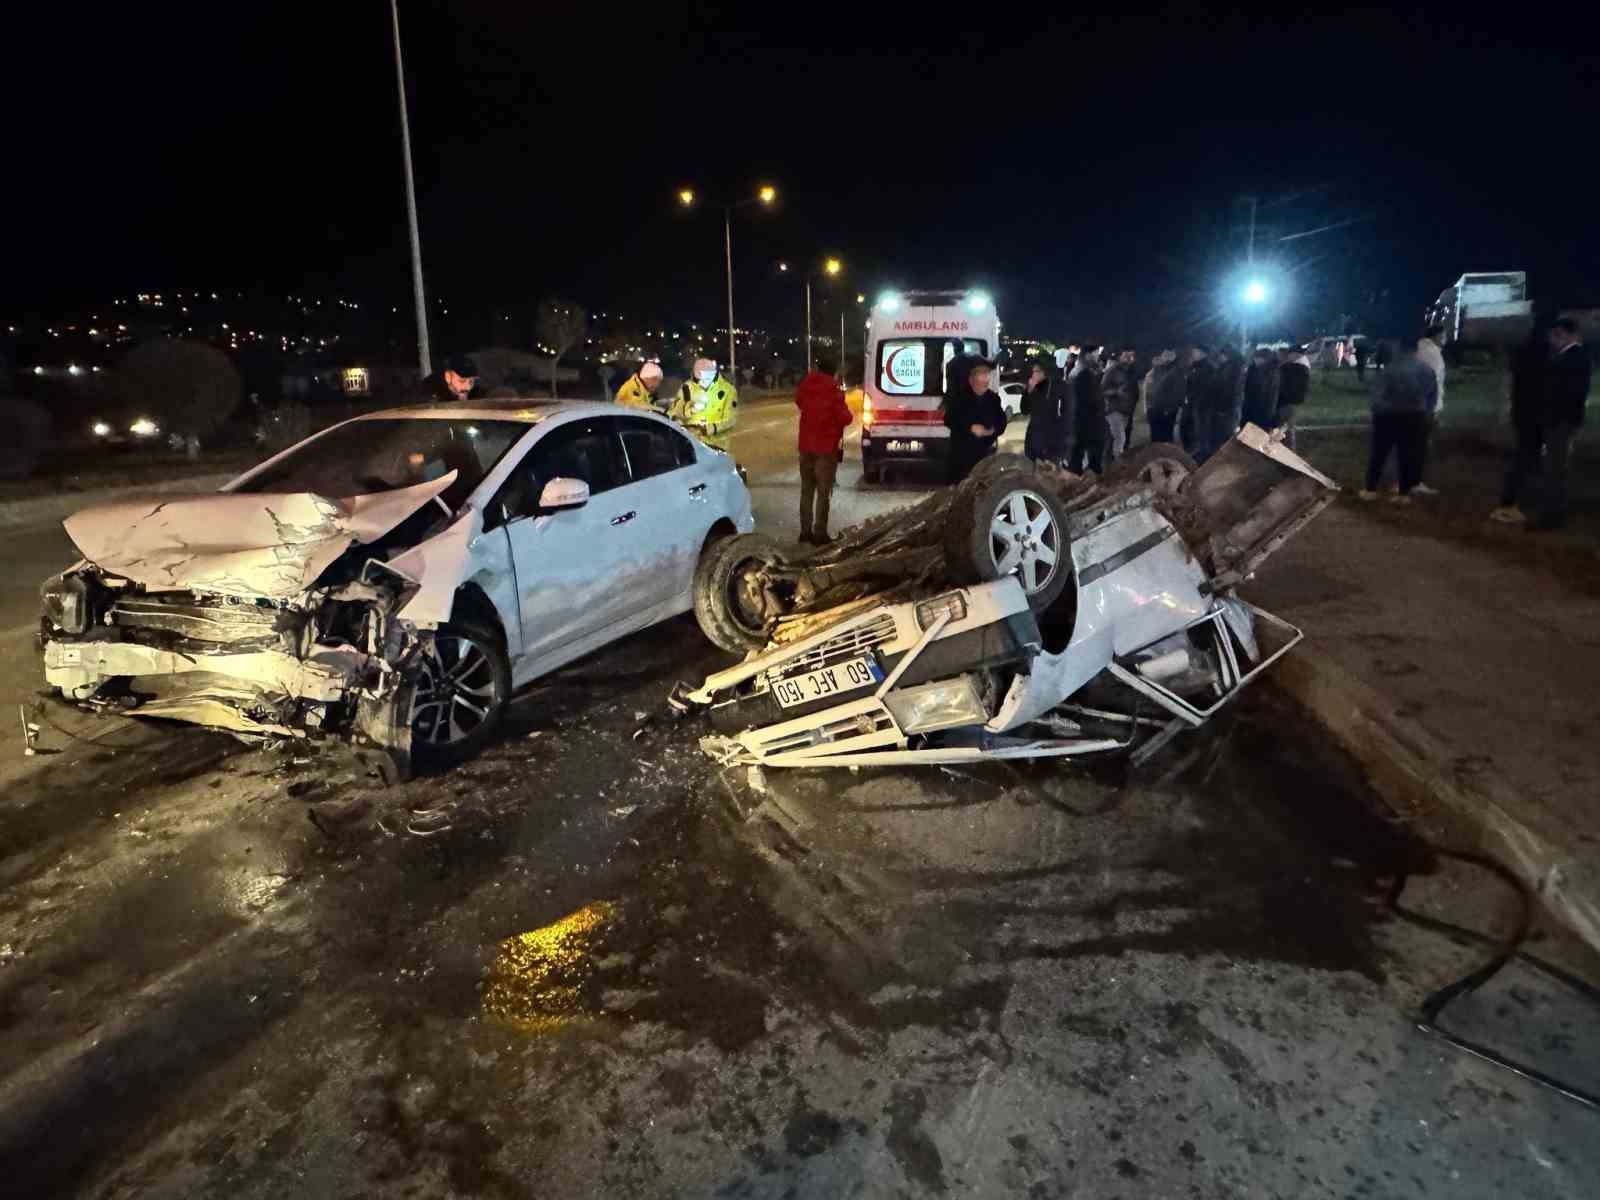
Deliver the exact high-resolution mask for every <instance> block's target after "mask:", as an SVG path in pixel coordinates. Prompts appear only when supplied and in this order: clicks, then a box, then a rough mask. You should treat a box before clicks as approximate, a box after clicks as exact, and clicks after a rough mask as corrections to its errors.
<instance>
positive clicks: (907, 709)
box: [883, 675, 989, 733]
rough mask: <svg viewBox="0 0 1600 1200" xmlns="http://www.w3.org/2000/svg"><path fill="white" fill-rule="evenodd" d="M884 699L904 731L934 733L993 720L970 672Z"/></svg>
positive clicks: (891, 693)
mask: <svg viewBox="0 0 1600 1200" xmlns="http://www.w3.org/2000/svg"><path fill="white" fill-rule="evenodd" d="M883 702H884V703H885V704H886V705H888V706H889V711H890V713H892V714H893V715H894V720H895V724H896V725H898V726H900V730H901V732H902V733H932V732H933V731H935V730H938V729H954V728H956V727H957V726H959V725H981V724H982V723H983V722H985V721H987V720H988V719H989V711H988V709H986V708H985V707H984V706H983V699H982V697H980V696H979V695H978V689H977V687H975V686H974V684H973V682H972V677H971V676H970V675H962V676H960V677H959V678H956V679H946V680H944V681H942V682H940V683H925V684H923V685H921V686H920V687H913V688H904V689H901V690H899V691H893V692H890V693H889V694H888V695H887V696H885V697H884V700H883Z"/></svg>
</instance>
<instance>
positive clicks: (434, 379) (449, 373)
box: [415, 354, 478, 404]
mask: <svg viewBox="0 0 1600 1200" xmlns="http://www.w3.org/2000/svg"><path fill="white" fill-rule="evenodd" d="M477 386H478V364H477V363H476V362H474V361H473V360H472V359H471V358H470V357H468V356H467V355H465V354H452V355H451V356H450V357H449V358H447V359H445V360H444V370H442V371H435V372H434V373H433V374H432V375H429V376H428V377H427V378H426V379H424V380H423V381H422V383H421V385H420V388H421V390H420V391H419V392H418V393H417V394H416V396H415V400H416V402H417V403H420V404H456V403H459V402H460V401H462V400H467V399H470V398H471V396H472V389H473V388H475V387H477Z"/></svg>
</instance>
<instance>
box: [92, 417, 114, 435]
mask: <svg viewBox="0 0 1600 1200" xmlns="http://www.w3.org/2000/svg"><path fill="white" fill-rule="evenodd" d="M89 428H90V430H92V431H93V433H94V435H95V437H110V436H111V426H109V425H107V424H106V423H105V422H104V421H96V422H95V423H94V424H93V425H91V426H89Z"/></svg>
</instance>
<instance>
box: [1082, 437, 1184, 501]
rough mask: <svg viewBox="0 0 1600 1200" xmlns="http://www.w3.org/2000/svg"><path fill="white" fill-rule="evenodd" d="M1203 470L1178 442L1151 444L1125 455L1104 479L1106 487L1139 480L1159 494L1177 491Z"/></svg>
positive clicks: (1110, 467) (1110, 468)
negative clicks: (1185, 481)
mask: <svg viewBox="0 0 1600 1200" xmlns="http://www.w3.org/2000/svg"><path fill="white" fill-rule="evenodd" d="M1199 469H1200V464H1199V463H1197V462H1195V461H1194V459H1193V458H1191V457H1189V454H1188V452H1187V451H1186V450H1184V448H1183V447H1182V446H1180V445H1178V444H1177V443H1175V442H1151V443H1150V444H1149V445H1147V446H1140V447H1139V448H1138V449H1137V450H1133V451H1130V452H1129V453H1127V454H1124V455H1123V456H1122V457H1121V458H1119V459H1117V461H1116V462H1114V463H1112V464H1111V465H1110V466H1109V467H1107V468H1106V471H1105V474H1104V476H1102V479H1103V481H1104V482H1105V483H1107V484H1118V483H1128V482H1131V481H1132V480H1135V479H1137V480H1139V481H1140V482H1142V483H1148V484H1150V485H1151V486H1152V487H1154V488H1155V490H1156V491H1157V492H1158V493H1162V494H1166V493H1169V492H1175V491H1177V490H1178V488H1180V487H1182V486H1183V481H1184V480H1185V479H1187V478H1189V476H1191V475H1193V474H1194V473H1195V472H1196V471H1198V470H1199Z"/></svg>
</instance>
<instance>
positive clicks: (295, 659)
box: [43, 401, 755, 775]
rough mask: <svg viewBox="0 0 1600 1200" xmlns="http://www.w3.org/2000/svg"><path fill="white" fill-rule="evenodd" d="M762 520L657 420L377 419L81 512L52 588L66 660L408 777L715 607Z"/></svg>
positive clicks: (587, 410)
mask: <svg viewBox="0 0 1600 1200" xmlns="http://www.w3.org/2000/svg"><path fill="white" fill-rule="evenodd" d="M754 523H755V522H754V519H753V518H752V516H751V511H750V494H749V492H748V491H747V490H746V488H745V485H744V483H743V481H742V479H741V478H740V476H739V473H738V468H737V467H736V466H735V464H734V462H733V460H732V459H731V458H729V457H728V456H727V455H726V454H723V453H722V452H720V451H717V450H714V449H711V448H710V447H708V446H705V445H703V444H701V443H700V442H697V441H695V440H694V439H692V438H690V437H688V436H686V435H685V434H684V432H683V431H682V430H681V429H680V428H678V427H677V426H676V425H674V424H672V423H671V422H670V421H667V420H665V419H664V418H662V417H659V416H655V415H652V414H648V413H643V412H639V411H636V410H633V409H626V408H620V407H617V406H616V405H611V404H578V403H537V402H529V401H516V402H510V401H508V402H505V403H503V404H495V403H477V402H473V403H471V404H469V405H461V406H440V407H427V408H408V409H396V410H391V411H388V412H380V413H374V414H372V415H369V416H363V417H358V418H356V419H355V420H353V421H347V422H344V423H342V424H339V425H335V426H333V427H331V428H329V429H326V430H324V431H322V432H321V433H319V434H316V435H315V436H313V437H311V438H308V439H307V440H306V441H304V442H301V443H300V444H299V445H297V446H294V447H291V448H290V449H288V450H286V451H284V452H283V453H281V454H279V455H277V456H276V457H274V458H271V459H269V460H267V461H266V462H264V463H262V464H261V465H260V466H258V467H256V468H254V469H253V470H251V471H247V472H246V473H245V474H243V475H241V476H240V477H239V478H238V479H235V480H233V481H232V482H231V483H229V484H228V485H226V486H225V487H224V488H223V489H222V491H221V492H220V493H212V494H209V495H201V496H164V497H160V498H157V499H153V500H137V499H130V500H124V501H119V502H116V503H112V504H106V505H100V506H97V507H95V508H90V509H86V510H84V511H82V512H79V513H77V514H76V515H74V516H72V517H70V518H69V519H68V520H67V521H66V529H67V532H68V534H69V535H70V536H71V537H72V539H73V541H74V543H75V544H76V545H77V547H78V549H79V550H80V551H81V552H82V554H83V556H84V561H82V562H80V563H79V564H77V565H76V566H75V567H72V568H70V569H69V570H67V571H66V572H63V573H62V574H61V575H59V576H56V577H55V578H54V579H52V580H50V581H49V582H48V583H47V584H46V585H45V588H44V590H43V602H44V639H43V647H44V668H45V677H46V679H47V681H48V682H49V683H50V684H51V685H53V686H54V687H56V688H58V689H59V690H60V691H61V693H62V694H63V695H64V696H66V697H67V698H69V699H71V700H75V701H79V702H92V701H97V700H109V701H113V702H115V703H118V704H121V705H125V706H128V707H130V708H132V709H133V710H134V711H136V712H140V713H143V714H146V715H150V716H161V717H168V718H174V719H179V720H187V721H193V722H196V723H199V724H203V725H210V726H214V727H219V728H224V729H228V730H231V731H233V732H235V733H238V734H241V735H244V736H256V737H285V738H297V737H305V736H307V735H308V734H309V733H314V732H329V733H337V734H345V735H352V736H357V737H360V738H363V739H365V740H366V741H368V742H371V743H374V744H377V745H379V746H382V747H384V748H385V749H387V750H388V751H389V754H390V757H391V759H392V760H393V761H394V764H395V767H396V773H397V774H401V775H403V774H405V773H408V772H409V771H410V769H411V765H412V758H413V755H414V756H415V757H416V758H418V759H420V760H422V761H423V762H424V763H427V764H432V765H446V764H450V763H454V762H459V761H461V760H462V759H464V758H466V757H469V756H470V755H472V754H473V753H475V752H476V751H477V750H478V749H479V748H480V747H481V746H482V745H483V744H484V743H485V742H486V741H487V740H488V739H489V738H490V737H492V736H493V734H494V730H495V727H496V726H497V725H498V724H499V722H500V719H501V717H502V714H503V712H504V710H505V707H506V704H507V702H508V701H509V699H510V697H511V694H512V692H513V691H514V690H515V689H516V688H518V687H521V686H522V685H524V684H527V683H528V682H530V681H531V680H533V679H535V678H537V677H538V676H540V675H543V674H546V673H548V672H550V671H553V670H555V669H556V668H558V667H561V666H563V665H565V664H567V663H569V662H571V661H572V660H574V659H576V658H579V657H581V656H582V655H584V654H588V653H590V652H591V651H593V650H595V649H597V648H599V647H601V646H604V645H606V644H607V643H609V642H613V641H615V640H617V639H618V638H621V637H624V636H626V635H627V634H630V633H633V632H635V631H637V630H640V629H644V628H645V627H647V626H649V625H653V624H655V623H656V622H659V621H664V620H666V619H668V618H670V617H673V616H676V615H678V614H680V613H684V612H688V611H690V610H691V609H694V608H696V607H697V606H696V603H695V600H696V588H697V586H698V587H701V588H703V587H704V586H705V581H704V578H703V577H704V574H705V572H704V569H703V567H704V564H705V563H707V562H709V561H710V560H712V559H714V558H715V557H716V555H714V554H711V553H709V552H710V551H712V550H713V549H714V548H716V547H717V546H718V545H719V544H720V543H722V542H723V541H724V540H725V539H728V538H731V537H732V536H733V535H735V534H737V533H746V532H749V531H750V530H751V529H752V528H753V527H754ZM699 607H700V608H701V609H705V608H706V605H705V604H704V603H702V604H701V605H700V606H699Z"/></svg>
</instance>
